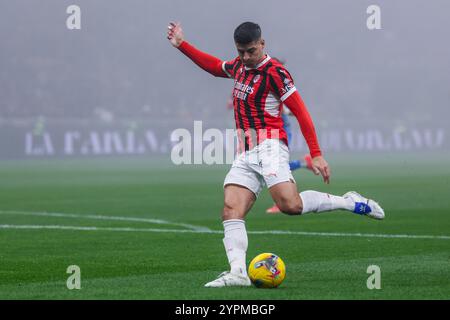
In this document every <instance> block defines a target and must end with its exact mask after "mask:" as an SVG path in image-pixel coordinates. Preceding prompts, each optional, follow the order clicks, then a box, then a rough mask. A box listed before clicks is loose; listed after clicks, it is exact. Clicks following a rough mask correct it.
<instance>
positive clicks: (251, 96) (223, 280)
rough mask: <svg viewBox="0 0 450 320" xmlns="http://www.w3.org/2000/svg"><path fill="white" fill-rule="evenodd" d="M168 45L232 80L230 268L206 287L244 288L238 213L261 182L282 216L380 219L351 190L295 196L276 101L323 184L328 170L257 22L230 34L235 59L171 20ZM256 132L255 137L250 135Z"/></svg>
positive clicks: (241, 215) (227, 203) (227, 198)
mask: <svg viewBox="0 0 450 320" xmlns="http://www.w3.org/2000/svg"><path fill="white" fill-rule="evenodd" d="M167 38H168V39H169V41H170V43H171V44H172V45H173V46H174V47H175V48H178V49H179V50H180V51H181V52H182V53H184V54H185V55H186V56H187V57H188V58H190V59H191V60H192V61H193V62H194V63H196V64H197V65H198V66H199V67H201V68H202V69H204V70H205V71H207V72H209V73H211V74H212V75H214V76H216V77H223V78H231V79H234V89H233V97H234V99H233V106H234V116H235V123H236V128H237V129H238V132H239V131H240V132H244V138H243V142H242V143H243V147H244V150H243V152H242V153H241V154H239V155H238V156H237V157H236V159H235V160H234V162H233V165H232V167H231V169H230V171H229V172H228V174H227V176H226V177H225V181H224V208H223V211H222V221H223V227H224V239H223V244H224V246H225V251H226V255H227V258H228V262H229V264H230V271H225V272H223V273H221V274H220V275H219V276H218V277H217V279H215V280H213V281H211V282H208V283H207V284H206V285H205V286H206V287H225V286H250V285H251V283H250V279H249V277H248V275H247V268H246V251H247V246H248V238H247V231H246V228H245V221H244V219H245V216H246V215H247V213H248V212H249V211H250V209H251V208H252V206H253V204H254V202H255V201H256V198H257V196H258V194H259V193H260V191H261V189H262V188H263V187H264V186H265V185H267V187H268V189H269V192H270V195H271V196H272V198H273V200H274V201H275V203H276V204H277V206H278V207H279V208H280V210H281V211H282V212H283V213H285V214H288V215H304V214H307V213H310V212H324V211H332V210H348V211H350V212H354V213H356V214H360V215H365V216H368V217H371V218H375V219H383V218H384V211H383V209H382V208H381V207H380V206H379V205H378V203H376V202H375V201H373V200H370V199H367V198H365V197H363V196H361V195H360V194H358V193H356V192H353V191H351V192H347V193H346V194H344V195H343V196H342V197H341V196H335V195H331V194H327V193H322V192H317V191H312V190H308V191H303V192H300V194H299V193H298V191H297V185H296V183H295V180H294V178H293V176H292V174H291V171H290V170H289V150H288V147H287V137H286V132H285V130H284V129H283V122H282V119H281V116H280V113H281V112H280V111H281V110H280V109H281V108H282V107H281V106H282V103H284V104H285V105H286V106H287V107H288V108H289V110H290V111H291V112H292V113H293V114H294V116H295V117H296V118H297V121H298V122H299V125H300V130H301V132H302V134H303V136H304V138H305V140H306V143H307V145H308V148H309V151H310V154H311V157H312V169H313V172H314V173H315V174H316V175H319V174H320V175H322V177H323V181H324V182H325V183H327V184H328V183H329V182H330V168H329V166H328V163H327V161H326V160H325V159H324V157H323V156H322V151H321V149H320V146H319V143H318V141H317V137H316V132H315V129H314V125H313V122H312V119H311V117H310V115H309V112H308V111H307V109H306V106H305V104H304V103H303V101H302V99H301V97H300V94H299V93H298V91H297V89H296V87H295V85H294V81H293V79H292V77H291V75H290V73H289V72H288V71H287V70H286V68H285V67H284V66H283V65H282V64H281V63H279V62H277V61H275V60H272V59H271V58H270V56H269V55H268V54H267V53H266V52H265V50H264V48H265V42H264V39H263V38H262V37H261V29H260V27H259V25H258V24H256V23H253V22H244V23H242V24H240V25H239V26H238V27H237V28H236V29H235V31H234V43H235V45H236V49H237V52H238V57H236V58H235V59H233V60H230V61H222V60H220V59H218V58H216V57H214V56H212V55H209V54H207V53H205V52H202V51H200V50H199V49H197V48H195V47H194V46H192V45H191V44H190V43H188V42H187V41H186V40H185V37H184V33H183V30H182V28H181V25H180V24H179V23H174V22H171V23H169V25H168V31H167ZM252 130H255V131H256V139H253V137H252V136H251V134H248V133H251V132H252Z"/></svg>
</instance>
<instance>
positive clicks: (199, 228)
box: [0, 210, 210, 231]
mask: <svg viewBox="0 0 450 320" xmlns="http://www.w3.org/2000/svg"><path fill="white" fill-rule="evenodd" d="M0 214H5V215H28V216H41V217H59V218H77V219H94V220H110V221H114V220H115V221H133V222H146V223H154V224H162V225H172V226H178V227H184V228H187V229H191V230H197V231H208V230H210V229H209V228H207V227H202V226H195V225H192V224H187V223H176V222H170V221H166V220H161V219H147V218H136V217H118V216H104V215H92V214H90V215H84V214H72V213H60V212H27V211H6V210H0Z"/></svg>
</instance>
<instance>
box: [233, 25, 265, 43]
mask: <svg viewBox="0 0 450 320" xmlns="http://www.w3.org/2000/svg"><path fill="white" fill-rule="evenodd" d="M260 38H261V28H260V27H259V25H258V24H257V23H254V22H244V23H241V24H240V25H239V26H238V27H237V28H236V29H235V30H234V42H236V43H239V44H248V43H250V42H253V41H256V40H259V39H260Z"/></svg>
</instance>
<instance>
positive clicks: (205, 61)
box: [167, 22, 228, 78]
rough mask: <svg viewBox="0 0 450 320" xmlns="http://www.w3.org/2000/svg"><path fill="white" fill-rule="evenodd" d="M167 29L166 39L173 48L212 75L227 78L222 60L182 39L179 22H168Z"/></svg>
mask: <svg viewBox="0 0 450 320" xmlns="http://www.w3.org/2000/svg"><path fill="white" fill-rule="evenodd" d="M167 29H168V30H167V39H169V41H170V43H171V44H172V45H173V46H174V47H175V48H178V49H179V50H180V51H181V52H183V53H184V54H185V55H186V56H187V57H188V58H189V59H191V60H192V61H193V62H194V63H195V64H197V65H198V66H199V67H200V68H202V69H203V70H205V71H207V72H209V73H210V74H212V75H213V76H216V77H223V78H228V75H227V74H226V73H225V71H224V70H223V61H222V60H220V59H219V58H216V57H214V56H212V55H210V54H207V53H205V52H203V51H200V50H198V49H197V48H195V47H194V46H192V45H191V44H190V43H188V42H187V41H186V40H185V39H184V34H183V29H182V28H181V25H180V23H178V22H177V23H175V22H170V23H169V26H168V27H167Z"/></svg>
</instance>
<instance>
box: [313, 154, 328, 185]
mask: <svg viewBox="0 0 450 320" xmlns="http://www.w3.org/2000/svg"><path fill="white" fill-rule="evenodd" d="M312 170H313V172H314V174H315V175H319V174H321V175H322V177H323V182H325V183H326V184H329V183H330V175H331V174H330V167H329V165H328V163H327V162H326V160H325V159H324V158H323V157H322V156H318V157H314V158H313V159H312Z"/></svg>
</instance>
